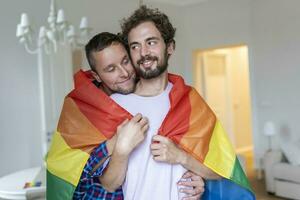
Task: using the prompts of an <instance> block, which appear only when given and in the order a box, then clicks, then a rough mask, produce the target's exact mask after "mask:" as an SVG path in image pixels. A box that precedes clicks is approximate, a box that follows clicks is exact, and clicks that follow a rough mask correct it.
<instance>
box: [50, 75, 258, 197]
mask: <svg viewBox="0 0 300 200" xmlns="http://www.w3.org/2000/svg"><path fill="white" fill-rule="evenodd" d="M169 81H170V82H172V83H173V88H172V90H171V92H170V95H169V97H170V105H171V108H170V110H169V113H168V114H167V116H166V118H165V119H164V121H163V123H162V125H161V127H160V129H159V134H160V135H163V136H166V137H169V138H170V139H172V140H173V141H174V142H175V143H176V144H177V145H178V146H179V147H180V148H182V149H184V150H185V151H186V152H188V153H189V154H191V155H192V156H194V157H195V158H196V159H197V160H199V161H200V162H201V163H203V164H204V165H206V166H207V167H209V168H210V169H212V170H213V171H215V172H216V173H217V174H219V175H221V176H222V177H223V179H222V180H218V181H208V182H207V186H206V190H207V191H206V192H205V194H204V196H203V198H202V199H245V200H246V199H249V200H250V199H255V196H254V194H253V192H252V190H251V188H250V185H249V183H248V180H247V177H246V176H245V174H244V172H243V170H242V168H241V166H240V163H239V161H238V159H237V157H236V155H235V153H234V150H233V148H232V146H231V144H230V142H229V140H228V137H227V134H226V133H225V131H224V129H223V128H222V126H221V124H220V122H219V121H218V120H217V118H216V116H215V114H214V113H213V112H212V110H211V109H210V108H209V106H208V105H207V104H206V103H205V101H204V100H203V99H202V98H201V96H200V95H199V94H198V93H197V92H196V90H195V89H194V88H192V87H190V86H187V85H185V83H184V81H183V79H182V78H181V77H180V76H177V75H172V74H169ZM126 118H128V119H130V118H132V115H131V114H130V113H128V112H127V111H126V110H124V109H123V108H122V107H120V106H119V105H118V104H116V103H115V102H114V101H113V100H112V99H110V98H109V96H107V95H106V94H105V93H104V92H103V91H101V90H99V89H98V88H97V87H96V86H95V85H94V84H93V83H92V77H91V75H90V74H89V73H87V72H83V71H79V72H78V73H77V74H76V75H75V89H74V90H73V91H72V92H70V94H68V95H67V96H66V98H65V101H64V105H63V109H62V113H61V116H60V119H59V123H58V127H57V131H56V132H55V134H54V136H53V140H52V145H51V147H50V150H49V152H48V155H47V159H46V161H47V199H49V200H52V199H53V200H60V199H64V200H65V199H72V197H73V193H74V191H75V189H76V186H77V184H78V182H79V179H80V176H81V173H82V170H83V168H84V166H85V164H86V162H87V160H88V158H89V155H90V153H91V152H92V151H93V149H94V148H95V147H96V146H98V145H99V144H100V143H102V142H103V141H105V140H107V139H108V138H111V137H112V136H113V134H114V133H115V130H116V128H117V126H118V125H119V124H120V123H121V122H123V120H125V119H126ZM227 190H230V191H231V192H228V191H227ZM217 197H218V198H217Z"/></svg>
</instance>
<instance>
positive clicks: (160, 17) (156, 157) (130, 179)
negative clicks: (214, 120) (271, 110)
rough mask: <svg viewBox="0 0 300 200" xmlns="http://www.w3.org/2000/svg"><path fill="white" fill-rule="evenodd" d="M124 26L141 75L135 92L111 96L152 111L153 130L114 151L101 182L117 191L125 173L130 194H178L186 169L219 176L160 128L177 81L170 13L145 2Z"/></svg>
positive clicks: (133, 197)
mask: <svg viewBox="0 0 300 200" xmlns="http://www.w3.org/2000/svg"><path fill="white" fill-rule="evenodd" d="M122 29H123V34H124V36H125V38H126V39H127V40H128V41H127V42H128V45H129V51H130V55H131V59H132V63H133V65H134V67H135V69H136V72H137V74H138V76H139V78H140V80H139V81H138V82H137V84H136V89H135V91H134V93H130V94H127V95H124V94H118V93H114V94H112V95H111V98H112V99H113V100H115V102H117V103H118V104H119V105H120V106H122V107H123V108H124V109H126V110H127V111H128V112H129V113H131V114H132V115H136V114H137V113H141V114H142V115H143V116H145V117H147V118H148V121H149V130H148V132H147V135H146V136H145V139H144V141H143V142H142V143H140V144H139V145H137V146H136V147H135V149H134V150H133V149H129V151H125V150H123V151H124V152H125V153H123V154H122V153H121V152H118V154H117V155H116V154H114V152H113V154H112V156H111V159H110V163H109V164H108V167H107V169H106V171H105V172H104V174H103V176H102V177H101V182H102V184H103V185H104V186H105V187H106V188H110V190H112V191H113V190H114V189H116V188H117V187H118V186H119V185H120V184H122V182H123V180H124V178H125V176H126V179H125V182H124V184H123V192H124V198H125V199H130V200H140V199H143V200H147V199H149V200H150V199H157V200H160V199H161V200H165V199H171V200H173V199H174V200H175V199H179V198H180V195H179V192H178V187H177V182H178V181H179V180H180V177H181V176H182V175H183V174H184V172H185V171H186V170H191V171H193V172H195V173H197V174H199V175H200V176H201V177H203V178H205V179H218V178H220V177H219V176H218V175H217V174H216V173H214V172H213V171H212V170H210V169H209V168H207V167H206V166H204V165H203V164H201V163H200V162H199V161H198V160H196V159H195V158H194V157H192V156H191V155H190V154H188V153H186V152H185V151H183V150H181V149H180V148H179V147H178V146H177V145H176V144H175V143H174V142H173V141H172V140H171V139H169V138H167V137H165V136H162V135H161V134H158V133H159V132H160V127H161V125H163V123H164V119H165V118H166V116H167V114H168V112H169V110H170V109H171V105H170V100H169V95H170V92H171V90H172V87H173V83H171V82H170V81H169V80H168V71H167V66H168V59H169V57H170V56H171V55H172V53H173V51H174V48H175V41H174V35H175V29H174V28H173V26H172V25H171V23H170V22H169V20H168V17H167V16H166V15H164V14H163V13H160V12H159V11H157V10H152V9H148V8H146V7H145V6H142V7H141V8H139V9H138V10H136V11H135V12H134V14H133V15H132V16H131V17H130V18H129V19H127V20H125V21H124V24H123V25H122ZM174 84H175V83H174ZM178 114H180V113H178ZM174 126H176V124H174ZM116 146H117V145H116ZM122 146H125V143H123V144H122ZM132 150H133V151H132ZM131 151H132V153H130V154H129V153H128V152H131ZM126 169H127V170H126ZM120 177H121V178H120ZM199 196H200V195H199ZM199 196H198V197H192V198H190V199H197V198H199Z"/></svg>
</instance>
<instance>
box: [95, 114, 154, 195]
mask: <svg viewBox="0 0 300 200" xmlns="http://www.w3.org/2000/svg"><path fill="white" fill-rule="evenodd" d="M148 128H149V124H148V120H147V119H146V118H145V117H142V115H141V114H137V115H135V116H134V117H133V118H132V119H131V120H130V121H129V120H125V121H124V122H123V123H122V124H121V125H120V126H118V129H117V134H116V135H117V137H116V139H115V145H113V141H111V144H110V145H111V146H110V147H109V148H110V149H112V153H111V158H110V162H109V164H108V167H107V168H106V170H105V172H104V173H103V175H102V176H101V177H99V179H100V182H101V184H102V186H103V187H104V188H105V189H106V190H107V191H109V192H113V191H115V190H116V189H117V188H119V187H120V186H121V185H122V184H123V182H124V179H125V175H126V171H127V165H128V159H129V155H130V153H131V152H132V151H133V149H134V148H135V147H137V146H138V145H139V144H140V143H141V142H142V141H143V140H144V139H145V133H146V131H147V130H148ZM112 147H113V148H112ZM108 151H110V150H108Z"/></svg>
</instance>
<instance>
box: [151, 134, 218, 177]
mask: <svg viewBox="0 0 300 200" xmlns="http://www.w3.org/2000/svg"><path fill="white" fill-rule="evenodd" d="M152 141H153V143H152V144H151V146H150V148H151V153H152V155H153V159H154V160H156V161H158V162H167V163H170V164H181V165H182V166H183V167H184V168H186V169H187V170H190V171H192V172H194V173H196V174H198V175H200V176H201V177H202V178H204V179H219V178H221V176H219V175H218V174H216V173H215V172H213V171H212V170H211V169H209V168H208V167H206V166H205V165H203V164H202V163H200V162H199V161H198V160H196V159H195V158H194V157H192V156H191V155H189V154H188V153H186V152H185V151H184V150H182V149H180V148H178V147H177V146H176V144H174V143H173V141H172V140H170V139H169V138H167V137H164V136H161V135H155V136H153V138H152Z"/></svg>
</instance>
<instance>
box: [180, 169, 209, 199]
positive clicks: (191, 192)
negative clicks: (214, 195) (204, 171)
mask: <svg viewBox="0 0 300 200" xmlns="http://www.w3.org/2000/svg"><path fill="white" fill-rule="evenodd" d="M178 185H180V186H184V187H183V188H182V189H180V191H179V192H182V193H185V194H186V197H184V198H182V200H199V199H200V197H201V196H202V194H203V192H204V180H203V179H202V178H201V176H198V175H196V174H194V173H193V172H191V171H187V172H185V173H184V175H183V176H182V178H181V179H180V181H179V182H178ZM185 187H186V188H185Z"/></svg>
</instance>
